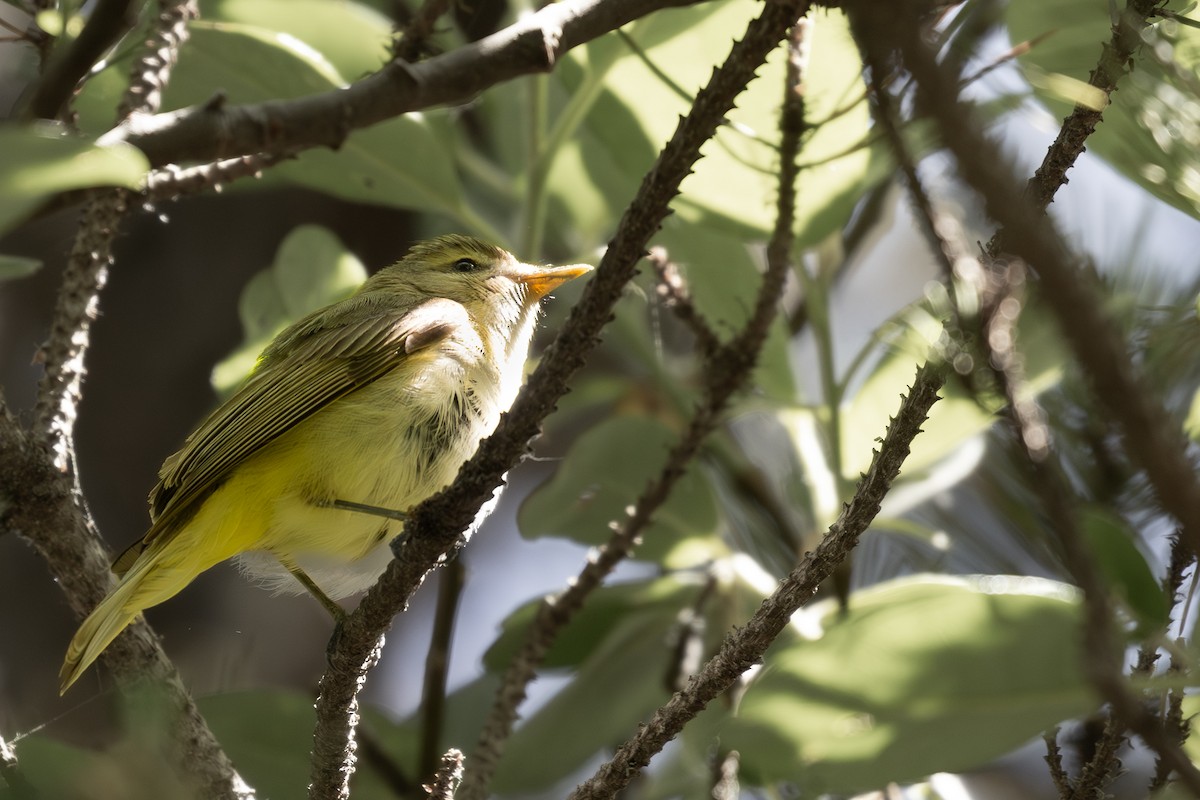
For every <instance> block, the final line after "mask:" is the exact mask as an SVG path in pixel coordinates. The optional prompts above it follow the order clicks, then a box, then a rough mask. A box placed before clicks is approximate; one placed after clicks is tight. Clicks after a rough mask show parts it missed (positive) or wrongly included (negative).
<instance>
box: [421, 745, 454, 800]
mask: <svg viewBox="0 0 1200 800" xmlns="http://www.w3.org/2000/svg"><path fill="white" fill-rule="evenodd" d="M462 773H463V754H462V751H461V750H455V749H454V748H451V749H449V750H447V751H446V755H444V756H442V766H441V768H440V769H439V770H438V771H437V774H436V775H434V778H433V783H430V784H428V785H426V786H425V787H424V789H425V793H426V794H427V795H429V797H430V800H454V795H455V792H457V791H458V785H459V784H460V783H462Z"/></svg>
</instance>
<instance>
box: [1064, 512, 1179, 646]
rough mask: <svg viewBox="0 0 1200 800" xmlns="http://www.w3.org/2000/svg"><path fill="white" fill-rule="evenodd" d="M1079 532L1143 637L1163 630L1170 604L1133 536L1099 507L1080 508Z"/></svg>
mask: <svg viewBox="0 0 1200 800" xmlns="http://www.w3.org/2000/svg"><path fill="white" fill-rule="evenodd" d="M1082 517H1083V519H1082V523H1083V524H1082V526H1081V531H1082V533H1083V535H1084V537H1085V538H1086V539H1087V543H1088V545H1090V547H1091V552H1092V555H1093V556H1094V557H1095V559H1096V562H1097V563H1098V564H1099V566H1100V571H1101V572H1102V573H1103V574H1104V578H1105V580H1106V581H1107V582H1108V585H1109V586H1111V587H1112V588H1113V589H1114V590H1115V591H1116V592H1117V594H1118V596H1120V597H1121V599H1123V600H1124V601H1125V603H1126V604H1127V605H1128V606H1129V608H1130V609H1131V610H1132V611H1133V613H1134V614H1135V615H1136V616H1137V619H1138V623H1139V627H1140V629H1141V630H1142V631H1143V632H1144V633H1146V634H1147V635H1149V634H1151V633H1154V632H1157V631H1161V630H1163V629H1165V628H1166V626H1167V623H1168V622H1169V621H1170V616H1171V605H1170V603H1169V602H1168V599H1167V596H1166V595H1165V594H1163V590H1162V586H1160V585H1159V582H1158V580H1157V579H1156V578H1155V577H1154V572H1153V571H1152V570H1151V569H1150V565H1149V564H1148V563H1146V557H1145V556H1144V555H1142V551H1141V550H1139V549H1138V547H1137V544H1136V537H1137V534H1136V533H1134V531H1133V530H1132V529H1131V528H1130V527H1129V525H1128V524H1127V523H1126V522H1125V521H1124V520H1122V519H1121V518H1120V517H1118V516H1116V515H1115V514H1113V513H1112V512H1111V511H1108V510H1107V509H1104V508H1101V507H1099V506H1088V507H1086V508H1084V509H1083V513H1082Z"/></svg>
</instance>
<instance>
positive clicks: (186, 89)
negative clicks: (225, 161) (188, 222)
mask: <svg viewBox="0 0 1200 800" xmlns="http://www.w3.org/2000/svg"><path fill="white" fill-rule="evenodd" d="M322 5H325V6H327V7H328V13H331V14H332V13H333V10H334V9H335V8H337V7H340V6H341V5H342V4H340V3H339V4H334V3H325V4H322ZM352 5H353V4H351V5H350V6H348V7H347V8H350V7H351V6H352ZM343 13H346V14H347V15H348V17H347V20H348V21H347V23H346V24H347V26H348V28H347V29H348V30H350V31H353V30H357V29H359V28H361V27H362V26H361V14H360V13H359V12H352V11H349V10H346V9H343ZM329 24H330V25H333V24H334V23H332V22H330V23H329ZM307 28H308V26H307V25H305V26H300V29H307ZM363 49H364V50H365V51H367V52H370V53H375V52H376V51H377V49H378V48H377V47H376V48H372V47H370V46H369V45H367V46H365V47H364V48H363ZM338 57H339V60H340V61H342V62H343V63H349V60H348V59H347V58H346V57H345V55H344V54H341V53H340V51H339V56H338ZM374 59H375V56H374V55H372V56H371V60H374ZM125 60H126V61H127V58H126V59H125ZM364 63H365V62H364ZM354 68H357V67H354ZM125 69H127V66H126V65H125V63H123V61H121V60H118V61H117V62H115V63H114V64H113V65H112V66H110V68H108V69H106V70H104V71H103V72H101V73H100V74H99V75H97V76H95V77H94V78H92V79H91V80H90V81H89V82H88V84H87V86H86V87H85V88H84V91H83V93H82V94H81V95H80V97H79V99H78V101H77V104H76V105H77V108H78V110H79V113H80V120H81V124H82V125H83V126H84V127H85V129H87V130H95V131H102V130H104V129H106V128H107V127H108V126H109V124H110V122H111V119H112V116H113V111H112V109H113V108H114V107H115V105H116V101H117V98H118V97H119V95H120V92H121V90H122V88H123V86H124V80H125V79H124V75H123V73H124V71H125ZM346 82H347V81H346V78H345V77H344V76H343V75H342V74H341V73H340V72H339V71H338V69H337V68H336V67H335V66H334V64H333V63H332V62H331V61H330V60H329V59H328V58H327V57H326V56H325V54H324V53H322V52H320V51H319V50H317V49H316V48H315V47H314V46H312V45H310V44H309V43H308V42H305V41H303V40H301V39H299V38H297V37H296V36H295V35H293V34H291V33H286V32H281V31H276V30H272V29H269V28H264V27H258V26H256V25H251V24H246V23H240V22H205V21H197V22H195V23H193V24H192V26H191V37H190V39H189V41H188V43H187V45H186V46H185V47H184V48H183V49H182V51H181V52H180V56H179V63H178V64H177V65H176V67H175V70H174V71H173V73H172V76H171V82H170V84H169V86H168V87H167V90H166V92H165V94H164V99H163V107H164V109H165V110H167V109H177V108H183V107H186V106H191V105H196V104H201V103H205V102H207V101H209V100H211V99H212V98H213V96H214V95H216V94H218V93H220V94H221V95H223V96H224V98H225V100H226V101H227V102H229V103H257V102H262V101H266V100H285V99H291V98H297V97H304V96H308V95H312V94H317V93H321V92H329V91H332V90H335V89H337V88H339V87H342V86H345V85H346ZM267 174H268V177H269V180H274V179H278V178H284V179H287V180H289V181H292V182H294V183H298V184H301V185H304V186H308V187H309V188H312V189H316V190H318V191H323V192H326V193H329V194H332V195H335V196H337V197H341V198H343V199H347V200H355V201H359V202H367V203H375V204H378V205H387V206H393V207H396V208H405V209H419V210H430V211H438V212H441V213H444V214H447V215H449V216H451V217H455V218H457V219H459V220H460V221H461V222H463V223H464V224H467V225H468V226H469V227H476V228H477V227H478V225H477V224H476V222H477V221H476V220H475V217H474V215H473V214H472V213H471V211H470V209H469V208H468V207H467V206H466V204H465V202H464V200H463V198H462V191H461V186H460V184H459V180H458V175H457V173H456V172H455V169H454V164H453V159H452V158H451V154H450V153H449V151H448V150H447V148H446V146H445V144H444V143H443V142H442V141H440V140H439V139H438V137H437V136H435V134H434V132H433V130H432V129H431V128H430V126H429V124H428V123H427V122H426V121H425V118H424V117H423V116H422V115H421V114H416V113H414V114H406V115H404V116H402V117H397V118H395V119H391V120H388V121H386V122H383V123H380V124H379V125H376V126H374V127H371V128H368V129H366V130H360V131H356V132H354V133H352V134H351V135H350V136H349V138H348V139H347V140H346V141H345V142H344V143H343V144H342V146H341V147H340V148H339V149H338V150H337V152H333V151H331V150H326V149H314V150H306V151H305V152H303V153H302V154H301V155H300V156H299V157H298V158H296V159H295V160H293V161H289V162H287V163H284V164H280V165H278V166H276V167H274V168H273V169H271V170H270V172H269V173H267Z"/></svg>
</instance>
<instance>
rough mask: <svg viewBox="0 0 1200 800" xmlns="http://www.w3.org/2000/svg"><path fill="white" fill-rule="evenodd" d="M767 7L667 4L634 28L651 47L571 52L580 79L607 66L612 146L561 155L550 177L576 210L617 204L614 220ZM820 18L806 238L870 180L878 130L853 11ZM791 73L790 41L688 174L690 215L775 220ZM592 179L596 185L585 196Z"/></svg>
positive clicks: (604, 121)
mask: <svg viewBox="0 0 1200 800" xmlns="http://www.w3.org/2000/svg"><path fill="white" fill-rule="evenodd" d="M758 10H759V7H758V5H757V4H756V3H754V2H749V0H723V2H717V3H704V4H701V5H696V6H691V7H687V8H680V9H666V10H663V11H660V12H657V13H655V14H654V15H652V16H650V17H648V18H645V19H643V20H640V21H638V22H637V23H636V24H634V25H632V26H628V27H627V29H626V30H627V31H628V35H629V37H630V38H631V39H632V40H633V42H634V43H635V45H634V46H635V47H636V48H638V49H640V50H641V51H642V52H643V53H644V54H645V58H644V59H643V58H642V57H640V56H639V55H638V54H637V53H636V52H635V51H634V49H633V48H631V47H630V46H628V45H626V44H625V43H624V42H620V45H621V46H622V47H624V52H623V53H622V52H620V51H619V49H618V50H617V51H616V52H614V46H613V45H612V44H611V43H610V42H607V41H605V42H604V43H603V45H601V44H600V43H596V44H595V45H594V46H592V47H589V48H579V49H577V50H576V51H572V53H570V54H568V57H567V59H566V60H568V61H571V62H572V63H573V66H567V65H563V67H561V68H560V71H561V73H562V78H563V80H564V82H565V83H566V84H567V86H568V88H569V89H570V90H571V91H588V90H590V89H591V88H592V81H593V80H594V78H593V77H592V76H593V74H594V73H595V71H596V70H597V69H599V70H607V71H606V72H604V84H603V89H602V91H600V94H599V96H598V97H597V98H596V100H595V103H594V107H593V109H592V111H591V113H590V114H589V115H588V117H587V122H586V129H587V131H588V132H589V133H590V135H591V136H594V137H595V142H596V143H597V144H599V145H601V146H602V148H603V150H597V149H596V148H594V147H591V146H590V145H588V144H580V145H579V148H580V149H579V150H578V151H577V152H573V153H572V152H567V153H566V154H565V157H564V158H563V159H562V162H561V163H559V164H556V168H555V170H556V171H555V172H553V173H552V174H551V182H550V185H551V189H552V191H553V192H554V193H555V195H556V196H558V197H559V198H561V202H562V203H563V204H565V205H567V206H568V207H572V208H574V209H575V210H576V211H589V210H590V213H606V214H608V215H609V217H610V224H611V217H612V216H613V215H614V214H615V213H616V212H619V211H620V209H621V208H623V206H624V204H625V202H627V200H628V198H629V197H631V196H632V195H633V191H634V190H635V189H636V187H637V185H638V184H639V183H640V181H641V179H642V176H643V175H644V174H645V172H646V170H648V169H649V168H650V166H651V165H652V163H653V159H654V156H655V154H656V153H657V152H658V150H659V149H660V148H661V147H662V145H663V144H664V143H665V142H666V141H667V139H668V138H669V137H670V135H671V134H672V133H673V132H674V130H675V126H676V124H677V122H678V118H679V115H681V114H684V113H686V112H687V111H688V108H689V106H690V104H691V98H692V97H694V95H695V93H696V91H697V90H698V89H699V88H700V87H701V86H703V85H704V84H705V83H706V82H707V81H708V79H709V77H710V75H711V73H712V69H713V67H714V66H715V65H717V64H719V63H720V62H721V61H722V60H723V59H724V58H725V57H726V55H727V54H728V52H729V48H730V45H731V44H732V41H733V37H734V36H736V35H738V34H740V33H741V31H742V30H744V29H745V26H746V23H747V22H748V20H749V19H750V18H751V17H753V16H755V15H756V14H757V13H758ZM813 19H814V24H813V26H812V29H811V30H810V41H811V43H812V53H811V60H810V64H811V65H812V66H811V68H810V70H809V72H808V74H807V80H806V95H805V97H806V117H807V119H808V120H809V121H810V122H811V123H813V124H816V125H817V126H818V127H817V128H816V130H815V131H814V132H813V133H812V134H811V136H810V137H808V138H807V139H806V141H805V144H804V149H803V152H802V154H801V157H800V161H801V163H802V164H804V165H805V168H804V169H803V170H802V172H801V176H800V191H799V194H798V203H799V208H798V209H797V214H796V225H797V228H798V233H799V241H800V242H801V243H802V244H811V243H813V242H815V241H819V240H820V239H821V238H823V237H824V236H825V235H827V234H828V233H830V232H831V231H833V230H836V229H837V228H838V227H839V226H841V225H842V224H843V223H844V222H845V220H846V219H847V218H848V216H849V214H850V212H851V210H852V209H853V206H854V204H855V202H857V200H858V198H859V197H861V195H862V192H863V191H864V186H863V182H864V180H865V179H866V177H867V165H868V162H869V160H870V155H869V152H868V150H867V148H865V147H862V148H854V145H855V144H857V143H861V142H864V141H865V140H866V137H867V132H868V121H869V113H868V109H867V106H866V103H865V97H864V92H863V88H862V81H861V75H860V70H861V63H860V60H859V58H858V52H857V48H856V47H855V46H854V43H853V41H852V40H851V38H850V36H849V33H848V29H847V25H846V22H845V17H844V16H843V15H842V14H841V13H840V12H828V13H823V14H814V15H813ZM610 37H611V38H616V34H612V35H610ZM610 37H606V38H610ZM618 41H619V40H618ZM601 46H603V47H604V48H605V49H604V51H603V52H602V53H601V52H598V48H599V47H601ZM614 55H615V61H614V60H612V59H613V57H614ZM647 61H649V62H650V63H652V64H653V65H654V68H652V67H651V66H649V65H648V64H647ZM596 62H599V63H598V64H597V63H596ZM656 70H657V71H658V72H659V73H661V74H656ZM663 75H665V76H666V79H664V77H663ZM783 76H784V52H783V49H782V48H780V49H778V50H776V52H774V53H773V54H772V56H771V58H770V59H769V60H768V62H767V64H766V66H764V67H763V68H762V69H760V70H759V77H758V78H757V79H756V80H755V81H754V82H752V83H751V84H750V87H749V89H748V90H747V91H746V92H745V93H743V94H742V95H741V96H740V97H739V98H738V104H737V108H735V109H734V110H733V111H732V112H731V113H730V115H729V118H730V120H731V122H732V123H733V125H726V126H723V127H722V128H721V130H720V131H719V132H718V134H717V137H716V139H715V140H714V141H712V142H710V143H709V144H708V145H707V146H706V147H705V148H704V155H705V157H704V158H703V159H701V161H700V162H699V164H698V165H697V167H696V171H695V174H693V175H691V176H689V177H688V178H687V180H685V181H684V183H683V194H682V196H681V198H680V199H679V200H678V201H677V202H676V204H675V207H676V210H677V211H678V212H679V213H680V215H681V216H683V217H684V218H685V219H688V220H692V221H703V222H705V223H706V224H711V223H714V222H715V223H716V224H719V225H722V226H724V227H727V228H729V229H730V230H733V231H735V232H737V233H738V234H740V235H747V234H749V235H763V234H765V233H766V232H767V231H769V230H770V228H771V225H772V222H773V219H774V204H775V198H776V197H777V195H778V177H777V176H778V162H779V157H778V153H777V152H776V149H775V143H776V142H777V141H778V138H779V134H778V125H779V105H780V101H781V99H782V97H783V91H784V80H783ZM568 150H569V149H568ZM559 170H561V172H560V171H559ZM581 185H583V186H586V187H587V189H585V190H584V194H583V195H581V196H580V195H577V192H579V191H580V190H579V188H578V187H580V186H581ZM597 190H598V191H599V192H600V193H602V194H603V195H604V196H606V197H607V199H608V205H607V208H604V207H603V206H602V204H601V203H599V202H598V201H599V195H597V194H596V191H597ZM584 200H588V201H589V204H588V205H586V206H585V205H584V204H583V202H582V201H584Z"/></svg>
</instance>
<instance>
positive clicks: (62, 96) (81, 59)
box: [23, 0, 140, 119]
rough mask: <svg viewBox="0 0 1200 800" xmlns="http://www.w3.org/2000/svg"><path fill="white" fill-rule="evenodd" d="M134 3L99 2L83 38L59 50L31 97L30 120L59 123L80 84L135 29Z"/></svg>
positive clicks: (119, 0) (131, 0)
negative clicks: (125, 34) (55, 120)
mask: <svg viewBox="0 0 1200 800" xmlns="http://www.w3.org/2000/svg"><path fill="white" fill-rule="evenodd" d="M135 5H140V3H135V2H134V0H97V2H96V4H95V6H94V7H93V8H92V12H91V14H89V15H88V20H87V23H86V24H85V25H84V26H83V30H82V31H80V32H79V38H78V39H76V40H75V41H74V42H71V44H70V46H69V47H60V48H58V49H59V50H60V51H61V52H56V53H55V54H54V55H53V56H52V57H51V59H50V61H49V63H48V64H47V65H46V71H45V73H44V74H43V75H42V77H41V79H40V80H39V81H38V82H37V86H36V87H35V88H34V90H33V94H32V95H30V98H29V103H28V104H27V105H26V106H25V109H24V111H23V116H24V117H25V118H26V119H58V118H59V117H60V116H62V115H63V114H64V112H65V111H66V110H67V107H68V104H69V103H70V101H71V98H72V96H74V94H75V90H76V88H77V87H78V86H79V82H80V81H81V80H82V79H83V77H84V76H85V75H87V73H88V70H90V69H91V68H92V66H93V65H94V64H95V63H96V62H97V61H99V60H100V58H101V57H102V56H103V55H104V53H105V52H106V51H107V50H108V49H109V48H110V47H111V46H112V45H113V43H114V42H116V41H117V40H118V39H119V38H121V36H122V34H124V33H125V32H126V31H128V30H129V29H130V28H132V27H133V25H134V23H135V21H136V19H137V11H136V9H135Z"/></svg>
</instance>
